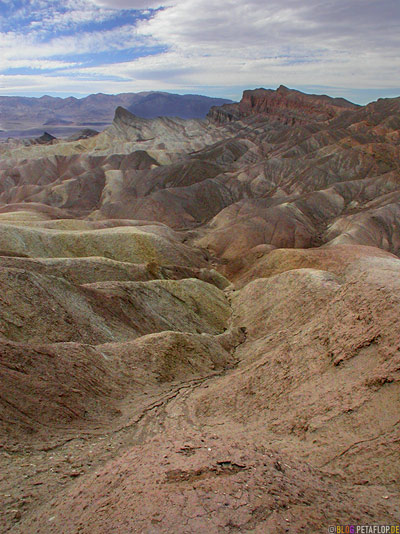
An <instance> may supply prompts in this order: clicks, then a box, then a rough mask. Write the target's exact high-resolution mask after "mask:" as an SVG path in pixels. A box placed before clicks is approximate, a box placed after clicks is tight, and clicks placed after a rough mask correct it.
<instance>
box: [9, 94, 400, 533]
mask: <svg viewBox="0 0 400 534" xmlns="http://www.w3.org/2000/svg"><path fill="white" fill-rule="evenodd" d="M0 153H1V162H0V254H1V255H0V286H1V292H0V375H1V380H0V384H1V386H0V429H1V436H2V439H1V473H2V475H1V479H0V493H1V495H2V499H3V500H4V504H5V507H4V509H5V524H6V532H15V533H21V534H22V533H26V532H30V533H31V532H32V533H33V532H37V533H43V534H48V533H60V532H62V533H63V534H64V533H65V534H67V533H70V534H73V533H74V534H75V533H76V532H81V533H89V532H90V533H91V534H93V533H99V534H100V533H104V532H120V533H126V534H128V533H132V532H138V533H139V532H140V533H146V534H150V533H151V534H153V533H170V534H172V533H174V534H176V533H178V532H179V533H187V534H192V533H194V532H196V533H197V532H198V533H203V532H204V533H206V532H207V533H221V532H231V533H233V532H243V533H249V534H250V533H260V534H261V533H266V532H270V533H271V534H272V533H278V534H280V533H286V532H289V533H293V534H295V533H299V532H304V533H309V532H319V531H321V532H322V531H323V530H324V529H325V530H326V528H327V527H328V526H330V525H335V524H357V523H359V524H383V523H386V524H396V521H398V517H399V513H400V509H399V502H400V499H399V496H400V488H399V482H398V481H399V474H400V464H399V454H398V453H399V440H400V409H399V408H400V403H399V400H400V389H399V388H400V331H399V326H398V325H399V319H400V316H399V314H400V306H399V304H400V302H399V299H400V287H399V283H400V282H399V280H400V260H399V254H400V237H399V236H400V228H399V220H400V219H399V215H400V170H399V159H400V158H399V156H400V99H386V100H379V101H378V102H375V103H372V104H370V105H368V106H366V107H359V106H355V105H353V104H351V103H349V102H347V101H345V100H343V99H330V98H329V97H320V96H315V95H305V94H302V93H299V92H297V91H292V90H289V89H287V88H285V87H280V88H279V89H278V90H277V91H265V90H261V89H259V90H256V91H246V92H245V94H244V97H243V99H242V101H241V102H240V103H239V104H227V105H225V106H222V107H219V108H213V109H212V110H211V111H210V113H209V116H208V119H207V120H205V121H200V120H190V121H184V120H181V119H171V118H159V119H154V120H149V119H139V118H138V117H135V116H134V115H132V114H131V113H129V112H128V111H126V110H124V109H122V108H119V109H117V111H116V114H115V119H114V123H113V125H112V126H111V127H110V128H108V129H107V130H105V131H104V132H102V133H101V134H99V135H96V136H91V137H89V138H87V139H79V140H76V141H69V142H52V143H51V144H49V145H45V144H35V143H32V144H30V145H29V146H26V145H24V144H21V143H19V142H11V141H10V142H9V143H4V144H1V145H0Z"/></svg>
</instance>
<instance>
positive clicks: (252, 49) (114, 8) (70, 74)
mask: <svg viewBox="0 0 400 534" xmlns="http://www.w3.org/2000/svg"><path fill="white" fill-rule="evenodd" d="M60 5H61V3H60V2H56V1H55V0H31V1H30V2H27V1H24V7H23V9H22V11H23V10H25V11H24V13H25V14H24V15H22V11H21V12H20V13H19V15H18V17H19V20H21V17H23V16H26V17H27V20H29V21H30V22H29V24H30V27H29V28H30V29H29V32H28V34H26V32H22V31H21V30H18V29H15V28H14V29H11V30H10V29H9V30H8V31H5V32H3V33H0V57H1V58H2V62H0V69H1V68H2V65H3V70H4V68H6V66H7V65H8V67H7V68H9V66H10V64H12V63H13V62H14V65H23V62H25V63H26V64H27V66H29V63H30V61H31V60H32V61H42V62H43V63H42V64H43V66H44V65H46V63H45V62H46V61H48V62H54V64H53V68H54V69H56V71H55V72H54V73H53V75H52V76H51V77H49V76H46V78H45V79H46V80H47V83H48V86H49V87H50V86H51V87H54V88H57V87H58V80H61V79H62V80H63V82H62V83H65V82H66V80H68V79H69V80H70V85H69V86H70V87H79V83H81V84H82V86H81V87H83V86H84V87H88V85H90V84H89V81H90V80H92V81H93V90H94V88H95V87H96V88H98V87H99V86H100V85H101V84H103V85H102V89H101V90H102V91H106V92H107V91H110V90H111V89H110V88H109V87H111V85H112V87H113V88H114V89H115V88H117V87H120V88H125V90H126V88H127V90H131V91H136V90H142V89H165V90H168V89H172V90H173V89H176V90H182V91H183V90H185V89H188V90H189V89H190V90H192V89H193V88H195V90H196V92H204V90H205V89H204V90H203V89H202V88H207V89H208V88H210V87H214V88H218V90H220V89H221V88H224V87H225V88H226V93H227V94H228V92H229V91H230V89H229V87H231V86H235V87H238V86H241V87H246V86H247V87H254V86H261V85H263V86H267V87H274V86H278V85H279V84H281V83H283V84H285V85H289V86H292V87H300V86H306V85H308V86H310V85H314V86H325V87H326V86H329V87H331V88H343V87H344V88H346V87H347V88H348V89H349V90H350V89H354V88H364V89H366V88H377V87H381V88H382V89H384V88H386V89H388V90H389V89H390V88H394V87H398V85H399V82H398V72H399V67H400V59H399V53H398V52H399V49H400V32H399V31H398V27H399V26H400V3H399V1H398V0H380V2H379V3H378V2H376V1H375V0H352V1H351V2H349V1H348V0H346V1H345V0H335V1H332V0H242V1H239V0H221V1H220V2H217V3H216V2H215V1H212V0H169V1H164V2H162V1H161V2H160V1H159V0H158V1H156V0H131V1H129V0H65V1H64V2H63V4H62V5H63V9H61V8H60ZM157 7H162V9H159V10H155V11H154V10H151V11H143V10H148V9H150V8H157ZM125 9H141V10H142V11H141V13H139V15H137V17H136V18H135V16H133V17H132V16H131V14H130V15H129V16H131V18H130V19H129V17H126V16H125V12H124V14H123V17H122V16H121V14H120V10H125ZM132 13H134V12H132ZM18 17H17V18H18ZM118 17H119V18H118ZM143 17H145V18H143ZM111 20H113V21H117V22H115V24H116V26H115V27H112V28H111V27H110V24H111V23H110V21H111ZM128 20H129V22H128ZM89 23H95V26H93V27H89V26H88V24H89ZM103 23H104V27H105V28H108V29H104V30H101V29H100V26H101V24H103ZM113 24H114V23H113ZM111 26H112V25H111ZM60 28H61V30H62V31H65V35H60V34H59V31H60ZM46 32H47V33H46ZM52 32H53V33H52ZM57 32H58V33H57ZM155 45H157V46H158V48H159V49H160V50H162V52H161V53H157V54H155V53H154V50H153V49H152V47H154V46H155ZM113 51H125V56H124V61H121V58H120V57H114V59H112V58H111V59H110V57H111V56H110V55H111V54H112V53H113ZM101 52H103V53H104V56H106V55H107V59H105V58H104V59H103V61H102V62H100V64H96V63H99V60H98V59H97V60H96V62H94V61H89V62H86V63H85V62H84V61H82V60H81V58H82V55H83V54H87V55H90V54H97V56H96V57H98V56H99V53H101ZM129 54H131V57H129ZM93 57H94V56H93ZM74 63H75V65H74ZM50 65H51V63H47V66H48V68H52V67H51V66H50ZM44 68H46V67H44ZM61 71H62V72H61ZM59 75H61V76H59ZM107 79H108V80H109V84H108V82H107ZM23 80H24V83H25V81H26V80H25V78H24V79H23ZM3 83H4V84H7V83H9V84H10V90H11V87H12V86H13V85H12V80H11V79H10V77H7V79H3ZM32 84H33V85H35V86H36V87H38V86H39V85H40V84H41V81H40V79H38V78H37V77H35V78H32ZM38 84H39V85H38ZM54 90H57V89H54ZM93 90H90V89H89V92H93ZM221 90H222V89H221ZM333 90H334V89H333Z"/></svg>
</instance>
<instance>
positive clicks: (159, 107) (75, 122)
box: [0, 91, 232, 137]
mask: <svg viewBox="0 0 400 534" xmlns="http://www.w3.org/2000/svg"><path fill="white" fill-rule="evenodd" d="M231 102H232V101H231V100H227V99H224V98H211V97H207V96H201V95H178V94H171V93H164V92H153V91H151V92H141V93H122V94H118V95H106V94H102V93H99V94H95V95H89V96H87V97H85V98H74V97H68V98H59V97H52V96H42V97H41V98H29V97H20V96H0V130H2V132H1V133H0V135H1V136H2V137H8V136H11V137H14V136H15V137H24V136H35V135H41V134H42V133H43V131H44V130H46V131H48V132H49V133H51V134H52V135H56V136H65V135H69V134H71V133H72V132H74V131H76V130H77V129H82V128H94V129H96V130H103V129H104V128H105V127H106V126H108V125H110V124H111V123H112V120H113V117H114V112H115V109H116V108H117V107H118V106H122V107H124V108H126V109H128V110H129V111H130V112H131V113H133V114H135V115H137V116H139V117H143V118H148V119H150V118H155V117H159V116H166V117H180V118H183V119H202V118H204V117H205V116H206V115H207V113H208V111H209V110H210V108H211V107H212V106H220V105H222V104H227V103H231Z"/></svg>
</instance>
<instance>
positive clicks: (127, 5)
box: [92, 0, 171, 9]
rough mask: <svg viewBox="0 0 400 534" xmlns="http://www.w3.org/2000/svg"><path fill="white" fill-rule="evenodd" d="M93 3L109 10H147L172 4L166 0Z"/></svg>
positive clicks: (102, 1)
mask: <svg viewBox="0 0 400 534" xmlns="http://www.w3.org/2000/svg"><path fill="white" fill-rule="evenodd" d="M92 2H93V3H94V4H96V5H98V6H101V7H107V8H109V9H147V8H150V7H153V8H154V7H160V6H163V5H166V4H168V5H170V4H171V2H168V1H165V0H154V1H152V0H92Z"/></svg>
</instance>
